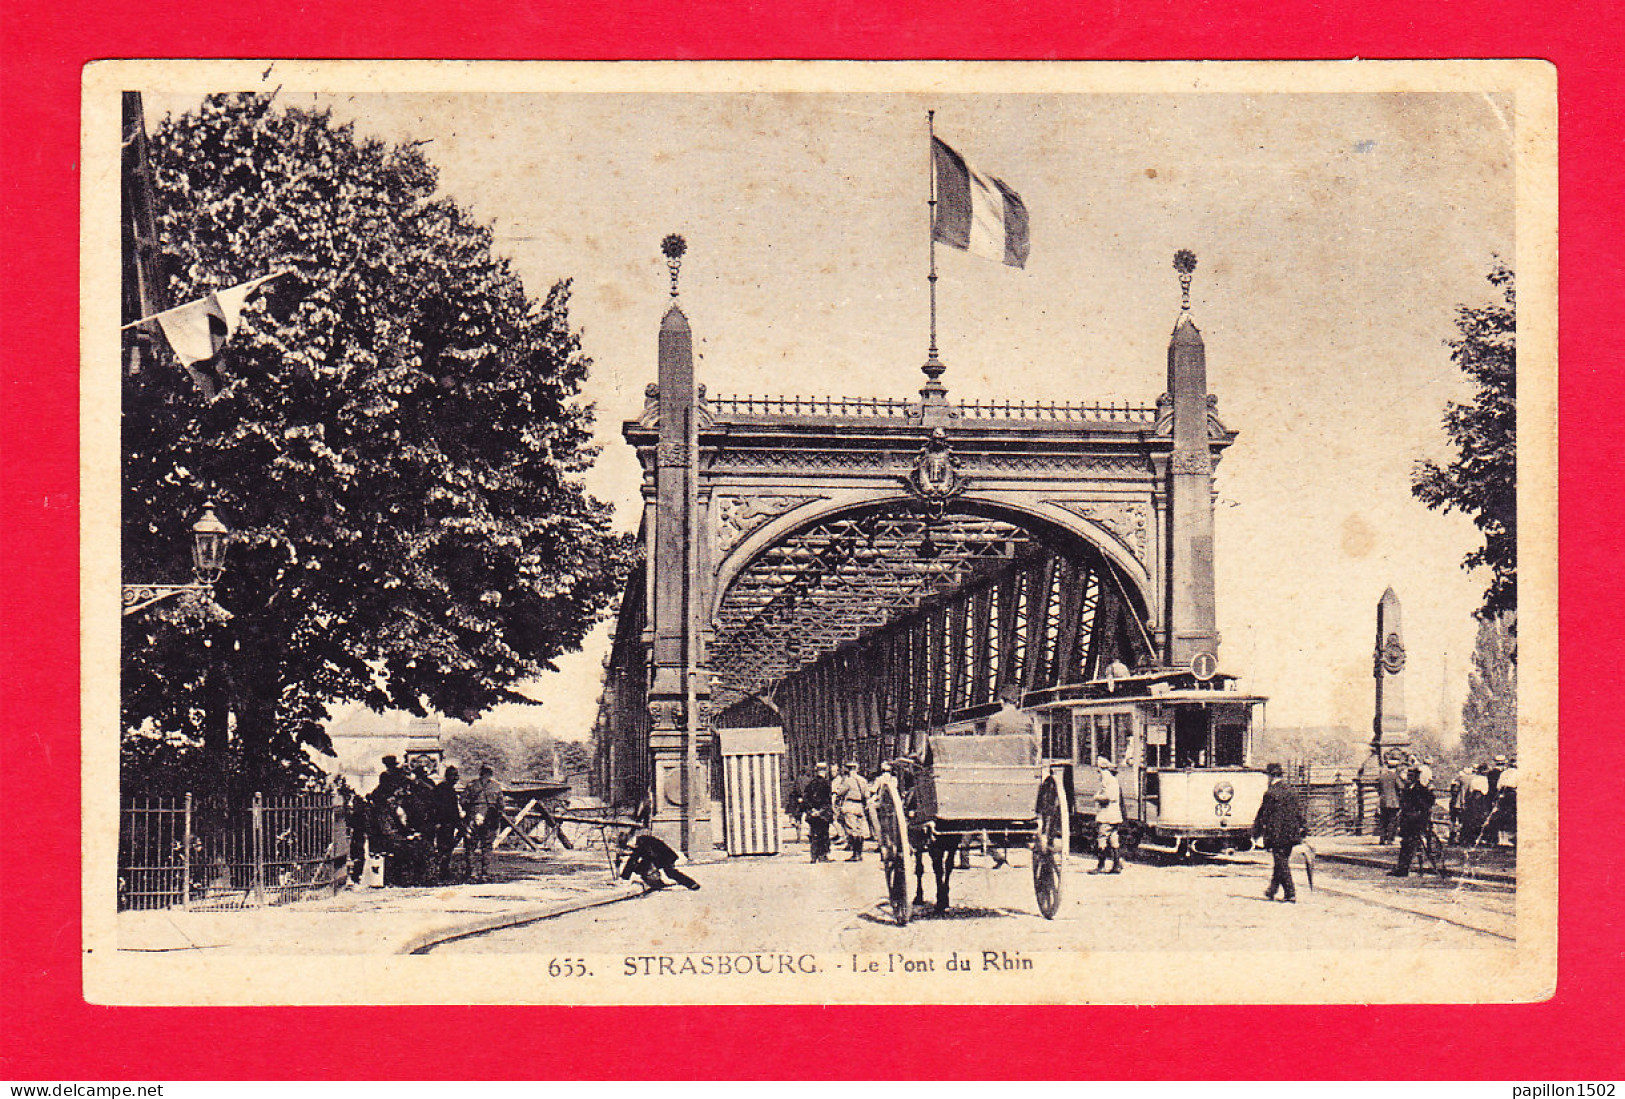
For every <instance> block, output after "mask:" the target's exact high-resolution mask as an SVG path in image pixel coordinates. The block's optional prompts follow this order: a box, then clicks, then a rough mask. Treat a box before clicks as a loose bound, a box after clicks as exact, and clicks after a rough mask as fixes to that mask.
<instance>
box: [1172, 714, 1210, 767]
mask: <svg viewBox="0 0 1625 1099" xmlns="http://www.w3.org/2000/svg"><path fill="white" fill-rule="evenodd" d="M1207 732H1208V725H1207V712H1206V711H1205V710H1204V709H1203V708H1202V707H1200V706H1181V707H1180V708H1179V709H1178V710H1176V711H1174V766H1175V767H1206V766H1207V765H1208V756H1207V748H1208V745H1207Z"/></svg>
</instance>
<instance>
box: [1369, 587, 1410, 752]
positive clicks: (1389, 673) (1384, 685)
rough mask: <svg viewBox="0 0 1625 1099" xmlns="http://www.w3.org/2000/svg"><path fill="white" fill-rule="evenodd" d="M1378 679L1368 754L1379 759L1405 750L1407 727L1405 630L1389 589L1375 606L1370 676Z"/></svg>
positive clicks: (1394, 596)
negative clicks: (1373, 651) (1374, 647)
mask: <svg viewBox="0 0 1625 1099" xmlns="http://www.w3.org/2000/svg"><path fill="white" fill-rule="evenodd" d="M1371 674H1372V675H1373V676H1375V677H1376V680H1377V705H1376V712H1375V715H1374V716H1373V717H1372V719H1371V733H1372V736H1371V751H1372V753H1373V754H1375V755H1377V756H1379V757H1381V756H1382V755H1383V754H1384V753H1385V752H1386V751H1387V750H1388V749H1390V748H1408V747H1410V743H1411V734H1410V727H1409V726H1408V725H1407V724H1406V722H1405V631H1404V627H1403V626H1402V625H1401V622H1400V613H1399V596H1397V595H1395V594H1394V589H1393V588H1389V589H1388V590H1387V591H1385V592H1383V593H1382V599H1381V600H1380V601H1379V602H1378V603H1377V648H1376V652H1375V653H1374V654H1373V657H1372V673H1371Z"/></svg>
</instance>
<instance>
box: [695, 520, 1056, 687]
mask: <svg viewBox="0 0 1625 1099" xmlns="http://www.w3.org/2000/svg"><path fill="white" fill-rule="evenodd" d="M1031 546H1032V536H1031V535H1030V534H1029V533H1028V532H1027V531H1024V530H1022V529H1021V528H1019V527H1016V526H1013V525H1011V524H1010V523H1006V522H1003V521H1001V520H998V519H991V518H985V517H982V516H978V515H966V514H949V515H946V516H944V517H943V518H942V519H929V518H928V517H926V516H925V515H923V514H918V513H915V514H896V513H887V512H873V513H870V514H867V515H860V516H845V517H841V518H836V519H831V520H829V521H827V522H823V523H819V524H817V525H815V526H812V527H809V528H807V529H806V530H804V531H802V532H801V533H799V534H796V535H793V536H791V537H790V538H788V539H786V540H784V541H783V542H780V543H778V544H777V545H775V546H773V547H772V548H770V549H768V550H767V551H766V552H764V553H763V554H762V556H760V557H759V558H757V559H756V560H755V561H754V562H752V563H751V564H750V565H749V566H747V567H746V568H745V570H744V571H743V572H741V573H740V574H739V576H738V577H737V578H735V580H734V583H733V585H732V586H731V587H730V588H729V590H728V594H727V595H726V597H725V598H724V599H723V601H722V607H721V609H720V612H719V614H718V616H717V623H716V634H715V637H716V641H715V643H714V645H713V646H712V649H711V653H710V657H711V659H710V663H711V667H712V669H713V671H714V672H715V673H716V676H717V682H716V688H717V690H718V691H719V692H721V693H722V694H725V695H732V696H734V697H738V696H739V695H742V694H754V693H758V692H761V691H763V690H768V689H771V688H772V686H773V685H774V684H775V683H777V682H779V681H780V680H782V679H784V678H785V677H786V676H788V675H790V674H791V673H792V672H794V671H796V670H797V669H799V668H802V667H804V666H806V665H808V664H811V663H812V662H814V661H815V660H817V659H818V658H819V657H820V656H822V655H823V654H825V653H827V652H830V651H831V650H833V649H836V648H838V647H840V646H841V645H843V644H846V643H849V642H852V641H856V640H857V639H858V638H860V637H862V636H864V635H865V634H868V633H870V632H872V631H874V630H876V629H878V628H880V627H881V626H884V625H885V624H887V623H888V622H892V621H894V620H896V619H897V618H899V617H901V616H903V615H905V614H907V613H909V612H911V611H913V610H914V609H915V608H917V607H919V606H920V604H921V603H923V602H924V601H925V600H927V599H928V598H930V597H931V596H933V595H938V594H942V593H945V592H949V591H953V590H955V589H957V588H960V587H963V586H964V585H965V584H966V583H968V582H969V581H970V580H971V579H973V578H974V577H976V576H978V575H982V574H985V573H987V572H989V571H991V570H994V569H997V568H998V567H999V566H1001V565H1002V564H1005V563H1008V562H1010V561H1012V560H1014V559H1016V558H1017V557H1019V556H1022V555H1023V554H1024V553H1026V552H1028V551H1029V550H1030V548H1031ZM723 704H724V705H726V704H727V703H726V701H725V700H724V701H723Z"/></svg>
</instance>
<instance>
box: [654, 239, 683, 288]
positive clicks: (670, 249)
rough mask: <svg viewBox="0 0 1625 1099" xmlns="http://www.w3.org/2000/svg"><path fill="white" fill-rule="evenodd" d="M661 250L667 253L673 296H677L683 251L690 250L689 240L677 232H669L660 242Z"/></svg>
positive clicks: (667, 265)
mask: <svg viewBox="0 0 1625 1099" xmlns="http://www.w3.org/2000/svg"><path fill="white" fill-rule="evenodd" d="M660 250H661V251H662V252H664V253H665V254H666V267H667V269H668V270H670V271H671V296H672V297H674V298H675V297H676V296H677V272H678V271H679V270H681V269H682V266H683V253H684V252H687V251H688V241H686V240H684V239H683V238H682V236H681V235H679V234H677V233H669V234H667V236H666V239H665V240H663V241H661V242H660Z"/></svg>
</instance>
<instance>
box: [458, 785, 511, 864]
mask: <svg viewBox="0 0 1625 1099" xmlns="http://www.w3.org/2000/svg"><path fill="white" fill-rule="evenodd" d="M463 817H464V819H465V820H466V821H467V825H468V833H467V836H468V838H467V839H466V840H465V841H464V844H465V846H466V849H467V851H468V864H469V870H470V872H471V873H472V874H473V875H474V880H475V881H489V880H491V844H492V843H493V842H494V841H495V839H496V834H497V829H499V828H501V827H502V786H501V785H500V784H499V783H498V782H497V780H496V771H495V770H494V769H493V768H492V767H491V765H490V764H489V763H484V764H481V765H480V777H479V778H478V779H476V780H475V781H473V782H471V783H469V784H468V789H466V790H464V791H463Z"/></svg>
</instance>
